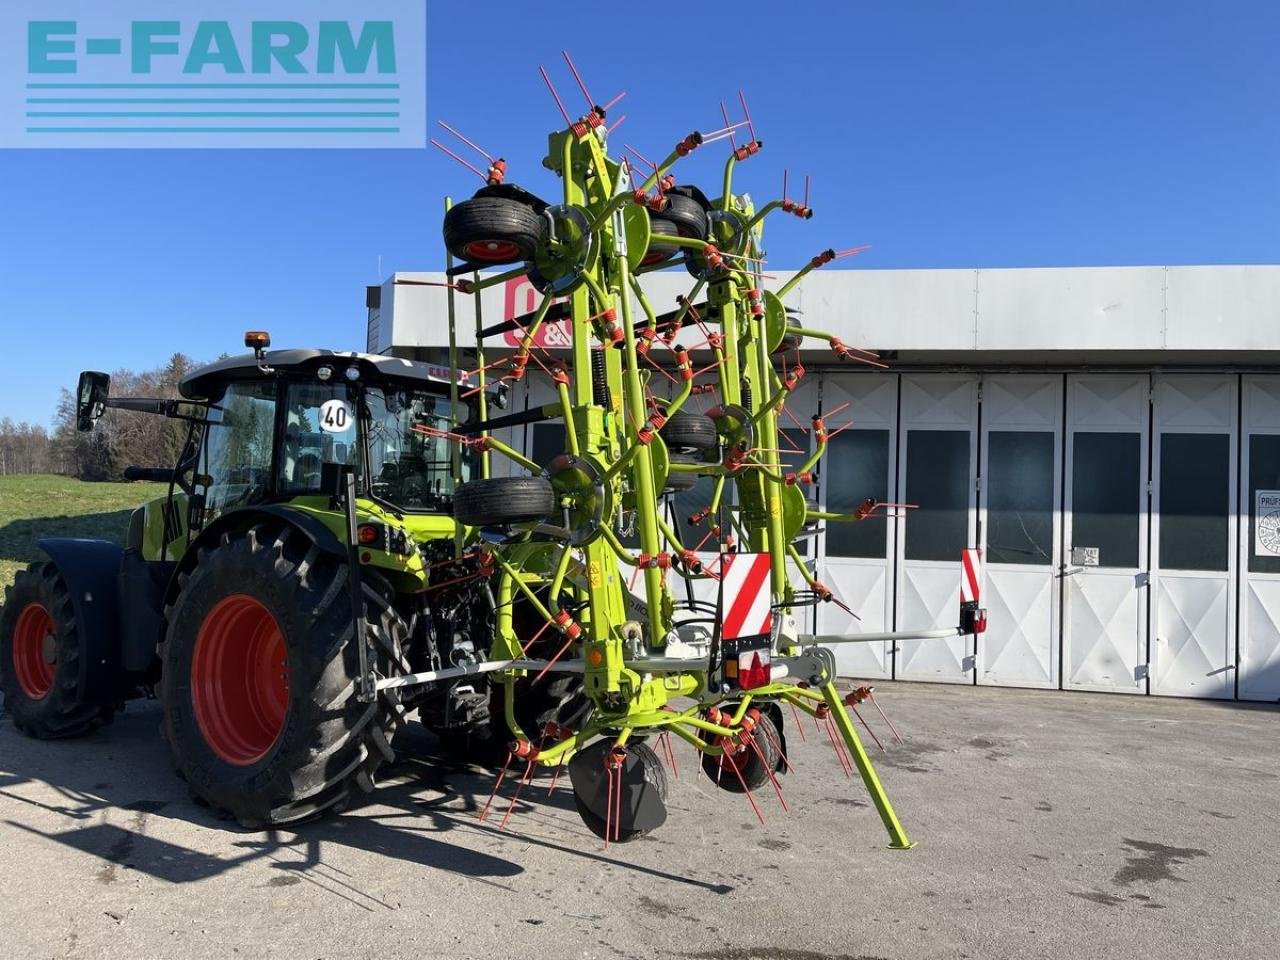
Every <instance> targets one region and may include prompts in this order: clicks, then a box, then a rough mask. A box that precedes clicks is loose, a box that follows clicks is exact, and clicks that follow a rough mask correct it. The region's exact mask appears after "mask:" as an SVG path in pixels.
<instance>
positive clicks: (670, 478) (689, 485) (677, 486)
mask: <svg viewBox="0 0 1280 960" xmlns="http://www.w3.org/2000/svg"><path fill="white" fill-rule="evenodd" d="M671 462H672V463H701V462H702V461H701V460H699V459H698V458H697V457H691V456H688V455H687V454H683V453H673V454H671ZM700 479H701V476H700V475H699V474H696V473H689V472H688V471H686V470H672V471H671V472H670V473H668V474H667V483H666V486H664V487H663V488H662V492H663V493H684V492H685V491H686V490H692V489H693V488H694V487H696V486H697V485H698V481H699V480H700Z"/></svg>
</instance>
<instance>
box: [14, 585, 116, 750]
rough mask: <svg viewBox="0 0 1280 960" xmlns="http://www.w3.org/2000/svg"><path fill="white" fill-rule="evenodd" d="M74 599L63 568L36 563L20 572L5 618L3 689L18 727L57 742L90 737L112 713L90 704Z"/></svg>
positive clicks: (86, 665) (110, 709) (107, 709)
mask: <svg viewBox="0 0 1280 960" xmlns="http://www.w3.org/2000/svg"><path fill="white" fill-rule="evenodd" d="M81 639H82V638H81V635H80V631H79V628H78V625H77V623H76V617H75V612H74V610H73V609H72V604H71V595H70V593H69V592H68V591H67V585H66V583H65V582H63V579H62V577H61V575H59V573H58V568H57V567H56V566H54V565H53V564H52V563H33V564H32V565H31V566H30V567H28V568H27V569H26V570H20V571H18V575H17V577H15V578H14V582H13V586H12V587H10V588H9V589H8V590H7V591H6V594H5V602H4V609H3V612H0V688H2V689H3V691H4V705H5V709H6V710H8V711H9V713H10V714H11V715H12V716H13V723H14V726H16V727H17V728H18V729H19V730H21V731H22V732H23V733H25V734H27V735H28V736H30V737H35V738H37V739H40V740H52V739H55V738H58V737H75V736H79V735H80V734H84V733H88V732H89V731H91V730H93V729H95V728H96V727H98V725H99V724H101V723H102V722H104V721H105V720H109V719H110V718H111V714H112V707H111V706H110V705H109V704H108V705H103V704H97V703H86V702H85V698H84V690H85V672H86V671H87V670H91V669H93V667H94V665H93V664H91V663H88V662H86V659H85V653H84V650H83V648H82V644H81Z"/></svg>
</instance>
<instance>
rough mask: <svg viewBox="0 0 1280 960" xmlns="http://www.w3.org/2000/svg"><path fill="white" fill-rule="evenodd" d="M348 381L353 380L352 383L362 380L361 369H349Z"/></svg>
mask: <svg viewBox="0 0 1280 960" xmlns="http://www.w3.org/2000/svg"><path fill="white" fill-rule="evenodd" d="M347 379H348V380H351V381H356V380H359V379H360V368H359V367H355V366H352V367H347Z"/></svg>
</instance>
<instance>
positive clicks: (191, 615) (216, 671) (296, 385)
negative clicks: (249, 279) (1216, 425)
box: [0, 333, 571, 826]
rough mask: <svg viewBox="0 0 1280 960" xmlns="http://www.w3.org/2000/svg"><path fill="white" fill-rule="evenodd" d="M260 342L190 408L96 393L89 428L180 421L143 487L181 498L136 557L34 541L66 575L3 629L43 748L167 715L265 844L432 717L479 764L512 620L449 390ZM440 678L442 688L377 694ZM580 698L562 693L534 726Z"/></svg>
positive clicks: (24, 588) (201, 775) (11, 692)
mask: <svg viewBox="0 0 1280 960" xmlns="http://www.w3.org/2000/svg"><path fill="white" fill-rule="evenodd" d="M245 343H246V346H248V347H251V348H253V350H254V352H253V353H251V354H245V355H242V356H238V357H233V358H230V359H226V360H222V361H219V362H217V363H213V364H211V365H208V366H205V367H202V368H200V369H198V370H196V371H195V372H194V373H192V374H191V375H190V376H189V377H187V378H186V379H185V380H183V382H182V383H181V386H180V393H181V399H179V400H157V399H134V398H129V399H126V398H112V397H110V395H109V385H110V381H109V378H108V377H107V376H106V375H105V374H101V373H93V372H86V373H84V374H82V375H81V377H80V382H79V385H78V389H77V398H76V399H77V414H78V418H79V424H78V425H79V427H80V428H81V429H82V430H88V429H92V428H93V426H94V423H95V421H96V420H97V419H98V418H99V417H100V416H101V415H102V414H103V412H104V410H105V409H107V408H115V409H120V410H130V411H135V412H139V413H150V414H157V415H161V416H165V417H170V418H174V419H176V420H178V421H182V422H184V423H185V424H186V440H185V445H184V447H183V449H182V452H181V455H180V457H179V458H178V462H177V463H176V464H174V465H173V466H172V467H165V468H163V469H154V468H139V467H131V468H129V469H128V470H126V472H125V476H126V479H131V480H152V481H163V482H166V483H168V484H169V490H168V493H167V495H166V496H164V497H161V498H159V499H156V500H153V501H151V502H149V503H147V504H145V505H143V506H141V507H139V508H138V509H137V510H135V511H134V512H133V514H132V516H131V518H130V521H129V527H128V533H127V537H126V541H125V545H124V546H123V547H120V546H117V545H115V544H113V543H108V542H105V541H95V540H70V539H51V540H41V541H40V543H39V546H40V547H41V549H42V550H43V551H44V552H45V553H47V554H48V556H49V560H47V561H45V562H43V563H37V564H33V565H32V566H31V567H30V568H29V569H27V570H25V571H23V572H20V573H19V574H18V576H17V579H16V582H15V583H14V585H13V586H12V588H10V590H9V592H8V594H7V596H6V598H5V604H4V608H3V614H2V615H0V678H2V684H3V693H4V699H5V706H6V709H7V710H8V712H9V713H10V714H11V715H12V717H13V719H14V722H15V724H16V725H17V727H18V728H19V729H20V730H22V731H24V732H25V733H27V734H28V735H30V736H33V737H38V738H55V737H68V736H75V735H78V734H83V733H86V732H88V731H90V730H93V729H95V728H96V727H98V726H99V725H100V724H102V723H104V722H107V721H109V720H110V719H111V717H112V716H113V714H114V713H115V712H116V711H118V710H120V709H122V707H123V704H124V702H125V701H126V700H129V699H131V698H135V697H144V696H146V697H150V696H158V697H159V698H160V700H161V702H162V704H163V708H164V724H163V730H164V735H165V738H166V739H167V740H168V742H169V747H170V750H171V751H172V755H173V761H174V763H175V765H176V767H177V769H178V772H179V773H180V775H181V776H182V777H183V778H184V779H185V780H186V781H187V783H188V785H189V787H190V790H191V793H192V796H193V797H194V798H195V799H196V800H197V801H199V802H202V803H205V804H208V805H209V806H210V807H212V808H214V809H215V810H216V811H218V812H219V813H220V814H223V815H226V816H230V817H234V818H235V819H237V820H238V821H240V822H241V823H242V824H244V825H246V826H262V825H267V824H277V823H284V822H289V821H293V820H298V819H301V818H304V817H307V816H310V815H313V814H316V813H319V812H321V811H324V810H327V809H331V808H335V807H338V806H340V805H341V804H343V803H344V801H345V800H346V799H347V797H348V796H349V795H350V794H351V792H352V789H353V787H358V788H362V789H365V790H368V789H371V788H372V786H373V780H374V775H375V772H376V771H377V769H378V767H379V766H380V765H381V764H383V763H385V762H387V761H389V760H391V759H392V757H393V754H392V750H391V739H392V736H393V734H394V732H395V731H396V729H397V728H398V727H400V726H401V725H403V724H404V723H405V722H406V715H407V714H408V713H409V712H410V711H412V710H415V709H416V710H418V711H419V715H420V716H421V718H422V720H423V721H424V723H426V724H427V725H428V726H429V727H430V728H432V729H433V730H434V731H435V732H436V733H437V734H438V735H440V737H441V738H442V739H443V740H444V742H445V743H446V744H447V745H449V746H450V747H452V748H455V749H462V750H469V751H470V752H471V754H472V755H473V756H481V755H483V752H484V750H485V749H487V747H488V745H489V744H491V743H492V742H493V738H494V735H495V734H494V731H493V729H492V728H491V723H490V710H489V706H490V704H489V700H490V694H489V687H488V685H487V683H481V682H479V680H480V679H482V678H479V677H477V676H475V675H473V665H474V664H476V663H478V662H479V661H480V660H482V659H483V658H484V656H485V655H487V653H488V638H489V637H490V636H491V635H492V632H493V622H494V617H495V611H494V603H493V596H492V594H491V593H490V592H489V589H488V586H487V580H486V578H485V576H484V575H483V574H484V571H482V570H480V569H478V565H479V559H478V558H477V557H476V556H473V555H460V551H457V550H455V548H456V547H457V546H459V545H460V544H461V543H462V530H461V529H460V528H459V527H458V526H457V525H456V524H455V521H454V519H453V516H452V507H453V500H454V493H455V483H456V479H455V478H462V479H465V478H466V477H467V476H468V475H469V471H470V469H471V463H470V459H471V454H470V453H469V452H468V451H466V450H461V451H460V450H459V449H458V448H457V447H456V446H451V445H450V443H449V442H448V441H447V440H445V439H443V438H442V437H441V435H440V430H441V429H454V428H455V427H456V425H457V424H460V423H462V424H465V422H466V421H467V419H468V416H469V415H470V413H469V411H468V407H467V405H465V404H463V403H460V402H459V401H458V400H457V399H456V397H457V393H458V390H457V388H456V386H451V384H450V382H449V373H448V371H447V370H445V369H442V368H434V367H429V366H428V365H426V364H422V363H412V362H408V361H404V360H398V359H392V358H389V357H381V356H370V355H364V354H357V353H335V352H332V351H327V350H276V351H267V349H266V348H267V347H269V346H270V341H269V338H268V337H267V336H266V335H265V334H262V333H251V334H249V335H247V336H246V338H245ZM482 396H484V397H485V398H486V400H487V401H488V402H489V403H490V404H493V403H494V402H495V401H498V402H499V403H500V401H501V397H500V395H499V394H498V393H497V392H496V391H495V390H492V389H490V390H488V391H485V393H484V394H482ZM472 406H474V402H473V404H472ZM548 496H549V493H548ZM543 509H546V510H548V511H549V510H550V504H547V505H544V507H543ZM355 636H363V637H364V638H365V641H366V642H364V643H352V642H350V641H351V639H352V637H355ZM442 670H443V671H444V672H445V673H446V675H447V676H448V677H450V680H449V681H448V682H440V683H420V684H417V685H413V686H405V687H393V686H391V687H389V686H380V684H385V683H386V681H388V680H389V679H391V678H395V677H398V676H406V675H426V676H430V675H431V672H432V671H442ZM569 693H571V691H568V690H567V689H566V686H565V685H564V684H561V685H560V686H558V687H556V688H555V689H554V690H552V688H550V687H548V688H547V689H546V690H543V691H540V693H539V697H540V698H541V699H540V700H538V701H537V702H533V701H531V703H532V708H533V709H535V711H536V710H538V709H546V708H548V707H550V708H558V707H560V706H562V705H563V704H562V703H561V702H559V701H556V702H551V701H550V700H549V698H550V697H553V696H559V697H560V699H561V700H563V699H564V698H565V697H566V696H567V695H568V694H569ZM541 719H542V717H540V716H539V717H534V718H533V720H532V722H538V721H539V720H541Z"/></svg>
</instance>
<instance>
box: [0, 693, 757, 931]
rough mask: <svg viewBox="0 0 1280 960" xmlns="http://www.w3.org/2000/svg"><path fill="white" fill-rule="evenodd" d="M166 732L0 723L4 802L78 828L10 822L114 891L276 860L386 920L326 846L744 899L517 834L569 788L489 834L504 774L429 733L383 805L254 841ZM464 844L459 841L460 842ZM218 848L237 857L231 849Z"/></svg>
mask: <svg viewBox="0 0 1280 960" xmlns="http://www.w3.org/2000/svg"><path fill="white" fill-rule="evenodd" d="M158 721H159V710H158V707H157V705H156V704H153V703H152V704H141V705H131V707H130V714H128V715H126V716H125V717H124V718H122V719H120V720H118V721H117V723H116V724H115V725H113V726H111V727H107V728H104V729H102V730H99V731H97V732H95V733H94V734H92V735H91V736H89V737H87V738H85V739H83V740H75V741H46V742H37V741H29V740H25V739H23V738H22V737H21V735H20V734H18V733H17V731H16V730H14V728H13V726H12V723H11V722H10V721H9V720H8V718H7V717H3V715H0V740H8V741H9V743H8V744H6V746H7V747H8V748H9V749H5V750H4V751H3V752H4V753H5V754H7V755H8V756H9V757H10V759H8V760H5V761H0V796H3V797H5V798H6V799H9V800H16V801H19V802H21V803H24V804H29V805H32V806H35V807H39V808H41V809H44V810H46V811H48V812H50V813H56V814H59V815H61V816H62V817H66V818H69V819H71V820H73V821H76V824H75V825H73V826H71V827H69V828H67V829H61V830H52V831H44V830H39V829H36V828H34V827H32V826H30V825H28V824H22V823H18V822H15V821H13V820H8V821H0V822H3V823H4V826H6V827H9V828H12V829H14V830H21V831H24V832H26V833H28V834H32V835H36V836H42V837H44V838H46V839H48V840H50V841H52V842H55V843H59V844H63V845H65V846H67V847H70V848H72V849H75V850H79V851H81V852H83V853H86V854H89V855H91V856H93V857H97V858H98V859H99V860H101V862H102V864H101V867H100V868H99V869H98V871H97V879H98V881H99V882H101V883H107V884H110V883H114V882H116V881H117V880H118V879H120V878H121V874H122V873H123V872H124V871H129V870H133V871H138V872H141V873H144V874H147V875H149V876H152V877H155V878H157V879H160V880H164V881H167V882H169V883H175V884H182V883H190V882H193V881H199V880H205V879H208V878H210V877H214V876H217V875H220V874H225V873H228V872H231V871H235V870H238V869H240V868H242V867H245V866H248V865H259V864H262V863H263V862H266V863H267V864H270V865H271V866H272V867H274V869H276V870H278V871H279V874H278V875H277V876H275V877H273V879H272V880H271V881H269V883H270V884H271V885H273V886H289V885H292V884H297V883H303V882H307V883H312V884H315V885H317V886H320V887H322V888H323V889H325V890H327V891H328V892H330V893H332V894H334V895H336V896H338V897H341V898H342V899H345V900H348V901H350V902H352V903H353V904H355V905H357V906H360V907H362V908H365V909H376V908H377V907H378V905H379V904H380V901H379V900H378V898H377V897H376V896H374V895H372V894H369V893H367V892H365V891H363V890H361V889H359V888H358V887H357V886H356V885H355V884H354V883H353V881H352V878H350V876H349V875H346V874H344V873H343V872H342V871H340V870H338V869H337V868H336V867H334V866H332V865H330V864H328V863H326V861H325V857H324V849H325V845H332V844H337V845H340V846H343V847H347V848H349V849H352V850H357V851H364V852H366V853H370V854H375V855H377V856H380V857H387V858H390V859H394V860H399V861H403V862H406V863H413V864H417V865H420V866H422V867H427V868H430V869H432V870H435V871H442V872H446V873H453V874H458V875H462V876H466V877H468V878H470V879H472V880H477V881H480V882H483V883H490V884H497V885H502V881H503V880H504V879H508V878H511V877H515V876H517V875H519V874H521V873H523V872H524V868H523V867H522V866H521V865H520V864H519V863H518V862H517V860H516V859H510V858H508V857H507V856H505V855H503V854H502V853H501V852H496V853H488V852H484V851H483V850H481V849H478V847H480V846H487V847H489V848H490V849H492V848H493V841H494V840H498V841H500V843H501V845H502V846H503V847H506V846H509V847H511V848H512V849H513V850H523V849H526V848H527V847H529V846H530V845H533V846H538V847H542V848H545V849H548V850H553V851H557V852H560V853H563V854H565V855H568V856H572V857H575V858H582V859H584V860H589V861H594V862H597V863H601V864H610V865H613V866H616V867H619V868H622V869H624V870H627V871H633V872H638V873H641V874H647V875H650V876H653V877H657V878H659V879H662V880H667V881H672V882H677V883H682V884H687V885H689V886H693V887H698V888H701V889H704V890H708V891H710V892H713V893H727V892H729V891H731V890H732V889H733V888H732V887H730V886H727V885H724V884H713V883H707V882H704V881H701V880H696V879H693V878H690V877H684V876H680V875H678V874H674V873H669V872H666V871H663V870H657V869H653V868H649V867H645V866H641V865H637V864H635V863H628V862H627V861H626V860H625V859H623V858H616V859H615V858H614V857H613V856H610V855H609V854H607V853H605V852H603V851H601V850H600V849H598V848H597V847H596V844H597V843H598V841H596V840H595V838H594V837H591V836H590V835H589V834H587V833H586V831H585V828H584V829H583V831H582V835H581V836H573V837H566V839H565V842H564V843H559V842H556V840H555V839H554V838H550V837H548V836H546V833H547V831H545V830H538V829H535V830H532V831H523V830H520V829H517V828H516V827H515V824H516V823H517V822H519V821H520V818H521V817H522V816H527V815H528V814H530V813H532V812H534V811H535V810H536V809H537V808H544V809H545V808H548V807H550V808H554V809H557V810H564V811H573V809H574V805H573V800H572V794H571V793H570V792H569V789H568V787H567V785H566V783H565V780H564V779H563V778H562V779H561V780H560V781H559V783H558V785H557V786H556V789H555V790H554V791H550V792H549V791H548V789H547V785H548V784H549V783H550V777H549V776H547V777H543V778H542V779H541V780H538V781H535V782H534V783H533V784H531V785H529V786H527V787H525V788H524V789H523V791H522V792H521V794H520V797H519V799H518V800H517V801H516V802H515V804H514V806H513V809H512V814H511V816H512V827H511V828H510V829H508V830H503V829H500V827H499V825H498V823H499V821H500V820H501V819H502V816H503V815H504V814H505V813H506V812H507V808H508V805H509V802H510V797H511V793H510V791H509V790H508V789H506V788H504V790H503V796H502V797H500V798H498V800H497V801H495V803H494V805H493V813H492V814H491V815H490V817H489V818H487V819H486V820H485V821H484V822H481V821H480V819H479V813H480V811H481V809H482V808H483V807H484V805H485V803H486V801H487V800H488V799H489V794H490V791H491V789H492V786H493V782H494V772H493V771H489V770H486V769H484V768H481V767H475V766H470V765H466V764H459V763H457V762H455V761H451V760H449V759H447V758H446V757H444V756H442V755H441V754H440V752H439V751H438V749H437V743H436V741H435V738H434V737H433V736H432V735H431V734H430V733H428V732H426V731H425V729H424V728H422V727H421V725H420V724H418V723H416V722H415V723H411V724H409V726H408V727H407V728H406V729H405V730H403V731H402V732H401V734H400V736H399V737H398V738H397V740H396V744H395V746H396V752H397V761H396V762H395V763H394V764H392V765H390V766H388V767H385V768H384V769H383V771H382V776H381V779H382V781H383V784H384V785H383V786H380V787H379V789H378V790H377V791H376V792H374V793H373V794H371V795H367V796H366V795H361V796H359V797H356V798H354V799H355V803H354V804H353V805H352V806H351V807H350V808H349V809H348V810H347V811H345V812H343V813H341V814H338V815H331V816H328V817H324V818H321V819H318V820H314V821H311V822H307V823H303V824H299V825H290V826H288V827H284V828H280V829H275V830H268V831H265V832H255V831H247V830H243V829H242V828H240V827H238V826H237V825H236V824H234V823H233V822H231V821H225V820H220V819H219V818H217V817H216V816H215V815H214V813H213V812H212V811H210V810H209V809H208V808H205V807H202V806H200V805H198V804H197V803H195V802H193V801H192V800H191V799H189V797H188V796H187V792H186V790H185V788H184V787H183V785H182V783H181V781H180V780H179V779H178V778H177V777H176V776H175V775H174V774H173V773H172V772H171V771H170V769H169V767H168V762H167V757H166V751H165V747H164V744H163V743H162V742H161V741H160V740H159V738H158V737H155V736H154V731H155V728H156V726H157V724H158ZM113 780H115V781H118V783H115V782H112V781H113ZM33 784H43V785H47V787H49V788H52V790H53V792H54V793H55V794H56V800H53V801H52V802H50V801H46V800H37V799H34V798H32V797H31V796H28V795H26V794H28V793H31V792H34V791H30V790H23V789H21V788H22V787H23V786H24V785H33ZM40 792H41V793H43V792H44V791H40ZM157 818H168V819H175V820H182V821H186V822H188V823H192V824H195V825H197V826H202V827H205V828H209V829H213V830H225V831H227V832H228V833H230V834H233V835H234V836H235V837H236V839H235V840H234V841H233V843H232V844H231V846H233V847H234V848H235V851H236V852H234V853H232V854H230V855H226V854H218V853H210V852H206V851H205V850H199V849H193V848H191V847H187V846H182V845H179V844H175V843H172V842H170V841H168V840H165V839H162V838H160V837H158V836H155V835H153V834H152V833H151V832H150V831H152V830H154V826H155V821H156V819H157ZM574 820H575V821H576V815H575V816H574ZM109 821H117V822H109ZM119 821H123V825H122V824H121V823H120V822H119ZM521 826H524V824H523V823H522V824H521ZM454 834H457V835H458V837H457V840H458V842H453V840H452V839H451V837H452V835H454ZM210 846H211V847H219V848H223V849H225V846H226V844H225V843H216V844H214V843H211V844H210ZM382 905H383V906H387V905H386V904H382Z"/></svg>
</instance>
